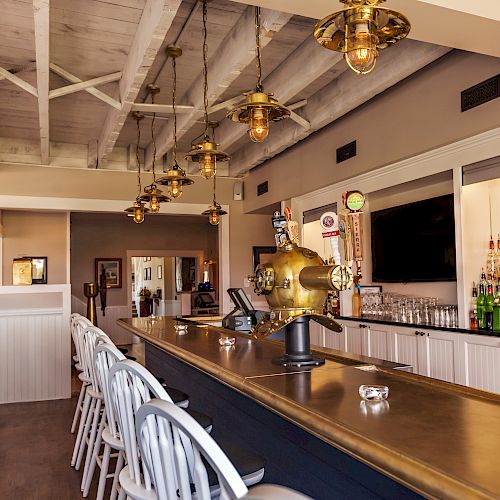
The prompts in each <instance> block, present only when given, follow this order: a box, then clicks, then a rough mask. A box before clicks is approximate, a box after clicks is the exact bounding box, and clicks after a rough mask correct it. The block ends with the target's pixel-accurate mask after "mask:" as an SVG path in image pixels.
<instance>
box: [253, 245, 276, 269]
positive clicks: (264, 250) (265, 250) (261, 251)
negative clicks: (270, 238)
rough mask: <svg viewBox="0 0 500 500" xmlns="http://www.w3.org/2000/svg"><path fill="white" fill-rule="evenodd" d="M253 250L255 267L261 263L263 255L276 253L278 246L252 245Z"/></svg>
mask: <svg viewBox="0 0 500 500" xmlns="http://www.w3.org/2000/svg"><path fill="white" fill-rule="evenodd" d="M252 251H253V268H254V270H255V268H256V267H257V266H258V265H259V264H260V257H261V255H270V254H273V253H276V247H252Z"/></svg>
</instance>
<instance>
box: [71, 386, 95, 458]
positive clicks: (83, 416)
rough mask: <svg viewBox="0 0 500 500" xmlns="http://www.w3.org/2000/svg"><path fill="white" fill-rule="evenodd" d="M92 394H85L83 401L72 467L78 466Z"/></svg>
mask: <svg viewBox="0 0 500 500" xmlns="http://www.w3.org/2000/svg"><path fill="white" fill-rule="evenodd" d="M91 399H92V398H91V397H90V394H89V393H88V392H85V399H84V401H83V409H82V414H81V416H80V425H79V427H78V434H77V435H76V441H75V447H74V448H73V456H72V457H71V466H72V467H74V465H75V464H76V457H77V456H78V451H79V450H80V443H81V441H82V436H83V428H84V427H85V422H86V420H87V414H88V411H89V406H90V400H91Z"/></svg>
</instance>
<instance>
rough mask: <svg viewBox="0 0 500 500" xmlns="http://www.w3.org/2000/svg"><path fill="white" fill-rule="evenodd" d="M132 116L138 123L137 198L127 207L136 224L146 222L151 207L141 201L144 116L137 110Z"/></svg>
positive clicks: (136, 147)
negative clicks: (140, 152) (140, 146)
mask: <svg viewBox="0 0 500 500" xmlns="http://www.w3.org/2000/svg"><path fill="white" fill-rule="evenodd" d="M132 116H133V117H134V119H135V121H136V123H137V144H136V146H135V159H136V163H137V189H138V191H137V198H136V199H135V201H134V204H133V205H132V206H131V207H128V208H126V209H125V212H127V216H128V217H132V220H133V221H134V222H135V223H136V224H141V223H143V222H144V214H146V213H148V212H149V209H148V208H146V207H145V206H144V203H142V201H141V194H142V186H141V159H140V157H139V144H140V142H141V125H140V122H141V120H142V119H143V118H144V115H143V114H142V113H139V112H137V111H135V112H134V113H133V114H132Z"/></svg>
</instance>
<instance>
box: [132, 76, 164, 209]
mask: <svg viewBox="0 0 500 500" xmlns="http://www.w3.org/2000/svg"><path fill="white" fill-rule="evenodd" d="M147 88H148V91H149V94H150V95H151V104H154V103H155V95H156V94H158V93H159V92H160V87H158V85H153V84H149V85H148V87H147ZM155 118H156V113H153V118H152V120H151V144H152V145H153V160H152V165H151V170H152V173H153V182H152V183H151V184H150V185H149V186H146V187H145V188H144V194H143V195H142V196H141V197H140V198H139V199H140V201H141V202H143V203H149V211H150V212H151V213H153V214H157V213H158V212H159V211H160V204H161V203H165V202H168V201H170V198H169V197H168V196H165V195H164V194H163V193H162V191H161V190H160V189H158V186H157V184H156V172H155V166H156V141H155Z"/></svg>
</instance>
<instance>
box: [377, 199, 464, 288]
mask: <svg viewBox="0 0 500 500" xmlns="http://www.w3.org/2000/svg"><path fill="white" fill-rule="evenodd" d="M371 240H372V244H371V246H372V281H374V282H379V283H380V282H386V283H410V282H424V281H426V282H427V281H455V280H456V279H457V274H456V252H455V216H454V211H453V195H452V194H450V195H445V196H439V197H437V198H431V199H429V200H424V201H418V202H416V203H410V204H408V205H400V206H397V207H392V208H387V209H385V210H379V211H376V212H372V213H371Z"/></svg>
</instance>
